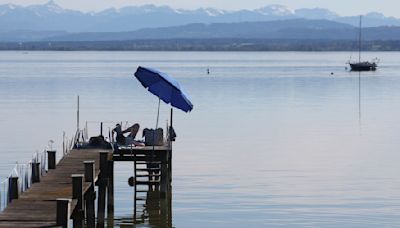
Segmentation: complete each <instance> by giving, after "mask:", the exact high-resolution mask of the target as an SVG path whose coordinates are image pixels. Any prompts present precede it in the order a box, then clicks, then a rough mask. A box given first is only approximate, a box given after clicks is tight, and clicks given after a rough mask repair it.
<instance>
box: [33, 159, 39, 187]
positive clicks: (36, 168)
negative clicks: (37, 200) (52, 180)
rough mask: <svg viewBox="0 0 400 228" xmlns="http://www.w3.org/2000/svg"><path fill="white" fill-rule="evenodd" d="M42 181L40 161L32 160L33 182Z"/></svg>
mask: <svg viewBox="0 0 400 228" xmlns="http://www.w3.org/2000/svg"><path fill="white" fill-rule="evenodd" d="M38 182H40V162H32V183H38Z"/></svg>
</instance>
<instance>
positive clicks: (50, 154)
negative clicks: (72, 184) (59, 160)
mask: <svg viewBox="0 0 400 228" xmlns="http://www.w3.org/2000/svg"><path fill="white" fill-rule="evenodd" d="M47 168H48V169H55V168H56V151H55V150H48V151H47Z"/></svg>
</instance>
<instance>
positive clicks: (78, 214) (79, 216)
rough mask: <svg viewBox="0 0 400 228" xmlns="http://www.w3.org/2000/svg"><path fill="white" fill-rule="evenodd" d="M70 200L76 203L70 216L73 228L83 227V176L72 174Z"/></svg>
mask: <svg viewBox="0 0 400 228" xmlns="http://www.w3.org/2000/svg"><path fill="white" fill-rule="evenodd" d="M71 177H72V199H77V200H78V202H77V204H76V207H75V209H74V212H73V214H72V218H73V220H74V228H82V227H84V221H85V211H84V208H85V207H84V204H83V203H84V201H83V174H72V175H71Z"/></svg>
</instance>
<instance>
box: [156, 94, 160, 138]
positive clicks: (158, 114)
mask: <svg viewBox="0 0 400 228" xmlns="http://www.w3.org/2000/svg"><path fill="white" fill-rule="evenodd" d="M160 102H161V99H160V98H158V110H157V121H156V130H157V128H158V120H159V118H160Z"/></svg>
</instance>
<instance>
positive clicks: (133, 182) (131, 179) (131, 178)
mask: <svg viewBox="0 0 400 228" xmlns="http://www.w3.org/2000/svg"><path fill="white" fill-rule="evenodd" d="M128 184H129V186H131V187H133V186H134V185H135V179H134V178H133V177H129V179H128Z"/></svg>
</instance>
